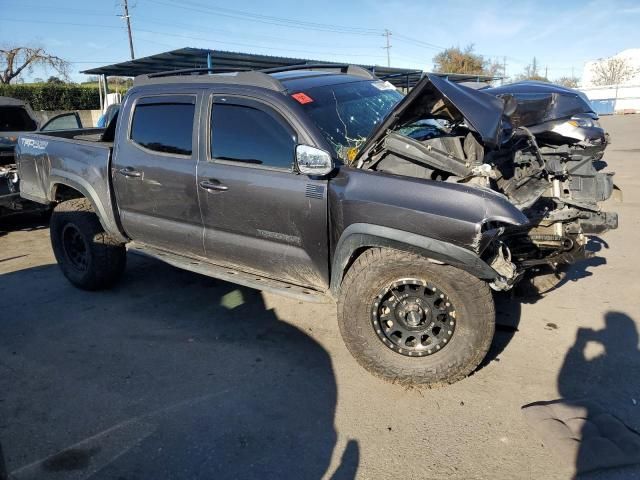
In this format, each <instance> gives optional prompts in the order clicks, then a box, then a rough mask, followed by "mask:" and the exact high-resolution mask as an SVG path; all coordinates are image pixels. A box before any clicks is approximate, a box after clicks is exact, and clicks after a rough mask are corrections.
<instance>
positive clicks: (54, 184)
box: [48, 171, 129, 243]
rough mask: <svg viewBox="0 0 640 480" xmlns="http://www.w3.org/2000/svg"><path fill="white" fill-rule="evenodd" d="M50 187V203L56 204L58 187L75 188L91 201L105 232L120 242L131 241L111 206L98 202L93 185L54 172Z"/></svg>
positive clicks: (67, 174) (78, 178)
mask: <svg viewBox="0 0 640 480" xmlns="http://www.w3.org/2000/svg"><path fill="white" fill-rule="evenodd" d="M71 176H73V177H74V178H71ZM50 185H51V187H50V190H49V192H48V196H49V201H51V202H55V200H56V199H55V191H56V189H57V188H58V186H60V185H64V186H66V187H69V188H73V189H74V190H77V191H78V192H80V193H81V194H82V195H83V197H84V198H86V199H87V200H89V202H91V205H92V206H93V210H94V211H95V212H96V215H97V216H98V220H99V221H100V224H101V225H102V228H104V231H105V232H106V233H108V234H109V235H111V236H112V237H113V238H115V239H116V240H118V241H120V242H123V243H126V242H128V241H129V239H128V238H126V237H125V236H124V235H123V234H122V232H121V231H120V228H119V226H118V224H117V221H116V219H115V217H114V215H113V213H111V212H110V211H109V208H110V207H111V205H104V204H103V203H102V202H101V201H99V200H97V199H98V195H97V192H96V191H95V190H94V188H93V187H92V186H91V184H89V183H88V182H87V181H86V180H84V179H83V178H82V177H80V176H77V175H73V174H69V173H66V174H65V176H59V175H55V173H54V172H53V171H52V172H51V176H50Z"/></svg>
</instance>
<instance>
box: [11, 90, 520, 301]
mask: <svg viewBox="0 0 640 480" xmlns="http://www.w3.org/2000/svg"><path fill="white" fill-rule="evenodd" d="M160 94H167V95H176V94H191V95H195V96H196V97H197V102H196V112H197V114H196V117H197V118H196V121H195V128H194V131H193V143H194V145H196V146H197V147H195V148H194V152H193V155H192V156H191V157H184V156H175V155H168V154H159V153H157V152H150V151H148V150H145V149H143V148H140V147H139V146H137V145H135V144H133V143H132V142H130V141H129V140H128V129H129V124H130V119H131V115H132V108H133V106H134V104H135V101H136V99H138V98H139V97H140V96H143V95H160ZM214 95H223V96H230V95H233V96H236V97H242V98H243V99H245V100H248V101H260V102H262V103H264V104H266V105H268V108H271V109H273V111H275V112H276V113H277V115H280V116H281V117H282V118H283V119H284V120H285V121H286V122H288V123H289V124H290V126H291V128H292V129H293V131H294V132H295V134H296V136H297V139H298V143H301V144H306V145H312V146H315V147H318V148H324V149H325V150H329V148H328V147H327V145H326V142H325V140H324V139H323V137H322V136H321V134H320V133H319V132H318V131H317V129H316V128H315V127H314V126H313V125H312V124H311V123H310V119H309V118H308V117H307V116H306V115H304V113H303V111H302V109H301V108H300V106H299V105H298V104H297V103H296V102H295V101H293V100H292V99H290V98H289V97H288V96H287V95H282V94H281V93H279V92H276V91H273V90H269V89H264V88H260V87H255V86H246V85H222V84H217V83H216V84H212V83H206V82H189V83H188V84H171V83H163V84H158V85H149V86H139V87H134V88H133V89H132V90H131V91H130V93H129V94H128V95H127V98H126V99H125V102H124V104H123V107H122V111H121V113H120V120H119V123H118V127H117V132H116V140H115V149H114V152H113V155H111V154H110V148H111V144H109V143H106V142H89V141H84V140H71V139H65V138H60V137H54V136H45V135H25V136H23V137H21V142H20V143H21V144H20V145H19V147H18V155H19V164H20V169H21V172H20V173H21V177H22V181H23V185H24V196H25V197H27V198H30V199H32V200H36V201H40V202H45V203H46V202H53V201H54V200H55V188H56V185H57V184H64V185H68V186H70V187H73V188H76V189H77V190H78V191H80V192H81V193H82V194H83V195H85V196H87V198H89V199H90V200H91V201H92V203H93V204H94V206H95V207H96V212H97V213H98V215H99V217H100V219H101V222H102V224H103V226H104V227H105V230H106V231H107V232H108V233H110V234H112V235H114V236H116V237H117V238H119V239H121V240H123V241H124V240H126V239H131V240H134V241H135V242H136V243H138V244H140V245H143V246H144V245H146V246H147V248H157V249H159V250H164V251H169V252H172V253H174V254H177V255H182V256H187V257H191V258H194V259H198V262H201V261H203V260H204V261H205V262H206V261H208V262H210V263H211V264H217V265H219V266H228V267H229V268H230V269H233V270H236V271H244V272H248V273H253V274H255V275H259V276H262V277H265V278H271V279H274V280H277V281H280V282H288V283H289V284H295V285H302V286H306V287H310V288H313V289H314V290H317V291H326V290H328V289H329V287H330V284H331V283H332V282H331V281H330V277H331V275H332V272H331V270H332V269H333V277H334V278H333V286H334V287H335V288H337V287H336V286H337V285H339V282H340V280H341V278H342V270H343V269H344V267H345V266H346V265H347V264H348V261H349V259H350V257H351V255H352V253H353V252H354V251H355V249H357V248H359V247H360V246H374V245H379V246H390V247H392V248H399V249H404V250H408V251H415V252H418V253H420V254H422V255H424V256H426V257H428V258H431V259H433V260H434V261H444V262H447V263H451V264H453V265H457V266H460V267H461V268H465V269H467V270H468V271H470V272H472V273H474V274H475V275H477V276H478V277H480V278H485V279H488V280H491V279H494V278H497V274H496V272H494V271H493V270H492V269H491V268H490V267H489V266H488V265H487V264H486V263H485V262H484V261H483V260H482V259H481V258H480V253H481V248H480V246H482V245H486V243H487V242H488V239H489V238H490V237H487V235H490V236H491V235H495V231H494V232H483V230H482V224H483V222H487V221H498V222H504V223H507V224H511V225H522V224H524V223H526V222H527V219H526V217H525V216H524V215H523V214H522V212H520V211H519V210H518V209H517V208H516V207H514V206H513V205H512V204H510V203H509V202H508V200H507V199H506V197H504V196H502V195H500V194H498V193H495V192H493V191H491V190H485V189H481V188H477V187H471V186H466V185H460V184H452V183H444V182H436V181H430V180H420V179H414V178H409V177H400V176H393V175H389V174H384V173H379V172H371V171H365V170H359V169H353V168H349V167H346V166H338V167H337V168H336V170H335V171H334V172H333V173H332V174H331V175H330V176H328V177H327V178H311V177H308V176H305V175H300V174H298V173H296V172H295V169H294V168H292V169H291V170H277V169H268V168H258V167H255V166H240V165H238V164H230V163H229V162H215V161H212V159H211V158H210V154H209V151H208V145H209V127H208V124H209V118H210V106H211V101H212V96H214ZM38 142H44V143H40V144H39V143H38ZM111 157H113V158H111ZM338 164H339V162H338ZM292 167H293V165H292ZM123 168H130V169H134V170H136V171H138V172H140V176H139V177H126V176H122V175H120V174H119V173H117V172H119V171H120V170H121V169H123ZM112 180H113V185H112ZM203 181H204V182H210V183H211V182H213V183H216V182H218V183H219V184H221V185H223V186H224V187H226V189H225V190H212V189H207V188H202V187H201V186H200V183H201V182H203ZM310 191H313V192H314V194H313V195H309V194H308V193H309V192H310ZM318 192H322V193H321V194H318ZM485 237H486V238H485ZM332 262H333V263H332ZM200 265H201V267H199V268H201V270H202V271H208V272H209V273H208V274H210V275H212V276H219V275H218V274H216V273H215V271H216V269H215V268H210V269H207V268H205V267H203V266H202V264H200Z"/></svg>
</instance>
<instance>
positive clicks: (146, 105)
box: [130, 95, 195, 156]
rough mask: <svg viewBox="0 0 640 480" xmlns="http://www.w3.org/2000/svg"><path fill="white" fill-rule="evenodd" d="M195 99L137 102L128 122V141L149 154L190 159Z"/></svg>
mask: <svg viewBox="0 0 640 480" xmlns="http://www.w3.org/2000/svg"><path fill="white" fill-rule="evenodd" d="M194 114H195V97H192V96H187V95H183V96H180V95H177V96H171V97H165V98H163V97H149V98H141V99H140V100H138V102H137V103H136V106H135V110H134V112H133V120H132V121H131V133H130V138H131V140H132V141H133V142H134V143H136V144H138V145H140V146H141V147H144V148H146V149H149V150H153V151H155V152H161V153H168V154H172V155H185V156H191V153H192V152H193V146H192V137H193V121H194Z"/></svg>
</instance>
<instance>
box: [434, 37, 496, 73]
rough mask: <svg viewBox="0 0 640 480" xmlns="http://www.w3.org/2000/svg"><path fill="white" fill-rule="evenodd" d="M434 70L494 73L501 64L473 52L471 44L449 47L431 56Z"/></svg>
mask: <svg viewBox="0 0 640 480" xmlns="http://www.w3.org/2000/svg"><path fill="white" fill-rule="evenodd" d="M433 64H434V71H435V72H438V73H468V74H471V75H496V74H497V73H498V72H501V70H502V66H501V65H500V64H499V63H495V62H492V61H491V60H490V59H487V58H485V57H484V56H482V55H480V54H478V53H474V52H473V44H470V45H467V46H466V47H465V48H464V49H461V48H460V47H449V48H447V49H445V50H443V51H442V52H440V53H438V54H437V55H436V56H435V57H433Z"/></svg>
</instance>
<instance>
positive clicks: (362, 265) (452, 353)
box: [338, 248, 495, 385]
mask: <svg viewBox="0 0 640 480" xmlns="http://www.w3.org/2000/svg"><path fill="white" fill-rule="evenodd" d="M338 322H339V326H340V332H341V333H342V337H343V339H344V341H345V343H346V345H347V348H348V349H349V351H350V352H351V353H352V354H353V356H354V357H355V358H356V360H357V361H358V362H359V363H360V364H361V365H362V366H363V367H364V368H366V369H367V370H368V371H370V372H371V373H373V374H374V375H377V376H379V377H382V378H384V379H386V380H390V381H393V382H399V383H403V384H431V385H433V384H438V383H453V382H455V381H458V380H460V379H462V378H464V377H466V376H467V375H469V374H470V373H471V372H472V371H473V370H474V369H475V368H476V367H477V366H478V365H479V364H480V362H481V361H482V359H483V358H484V356H485V355H486V353H487V351H488V349H489V346H490V345H491V340H492V338H493V333H494V328H495V312H494V305H493V297H492V295H491V290H490V289H489V287H488V285H487V284H486V282H483V281H481V280H479V279H477V278H475V277H473V276H472V275H470V274H468V273H467V272H464V271H462V270H459V269H457V268H454V267H451V266H448V265H435V264H433V263H431V262H429V261H428V260H427V259H426V258H424V257H420V256H418V255H414V254H410V253H405V252H400V251H396V250H389V249H380V248H373V249H370V250H367V251H365V252H364V253H363V254H362V255H361V256H360V257H358V258H357V259H356V261H355V262H354V264H353V266H352V267H351V268H350V270H349V271H348V272H347V274H346V276H345V278H344V281H343V284H342V288H341V293H340V296H339V300H338Z"/></svg>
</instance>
